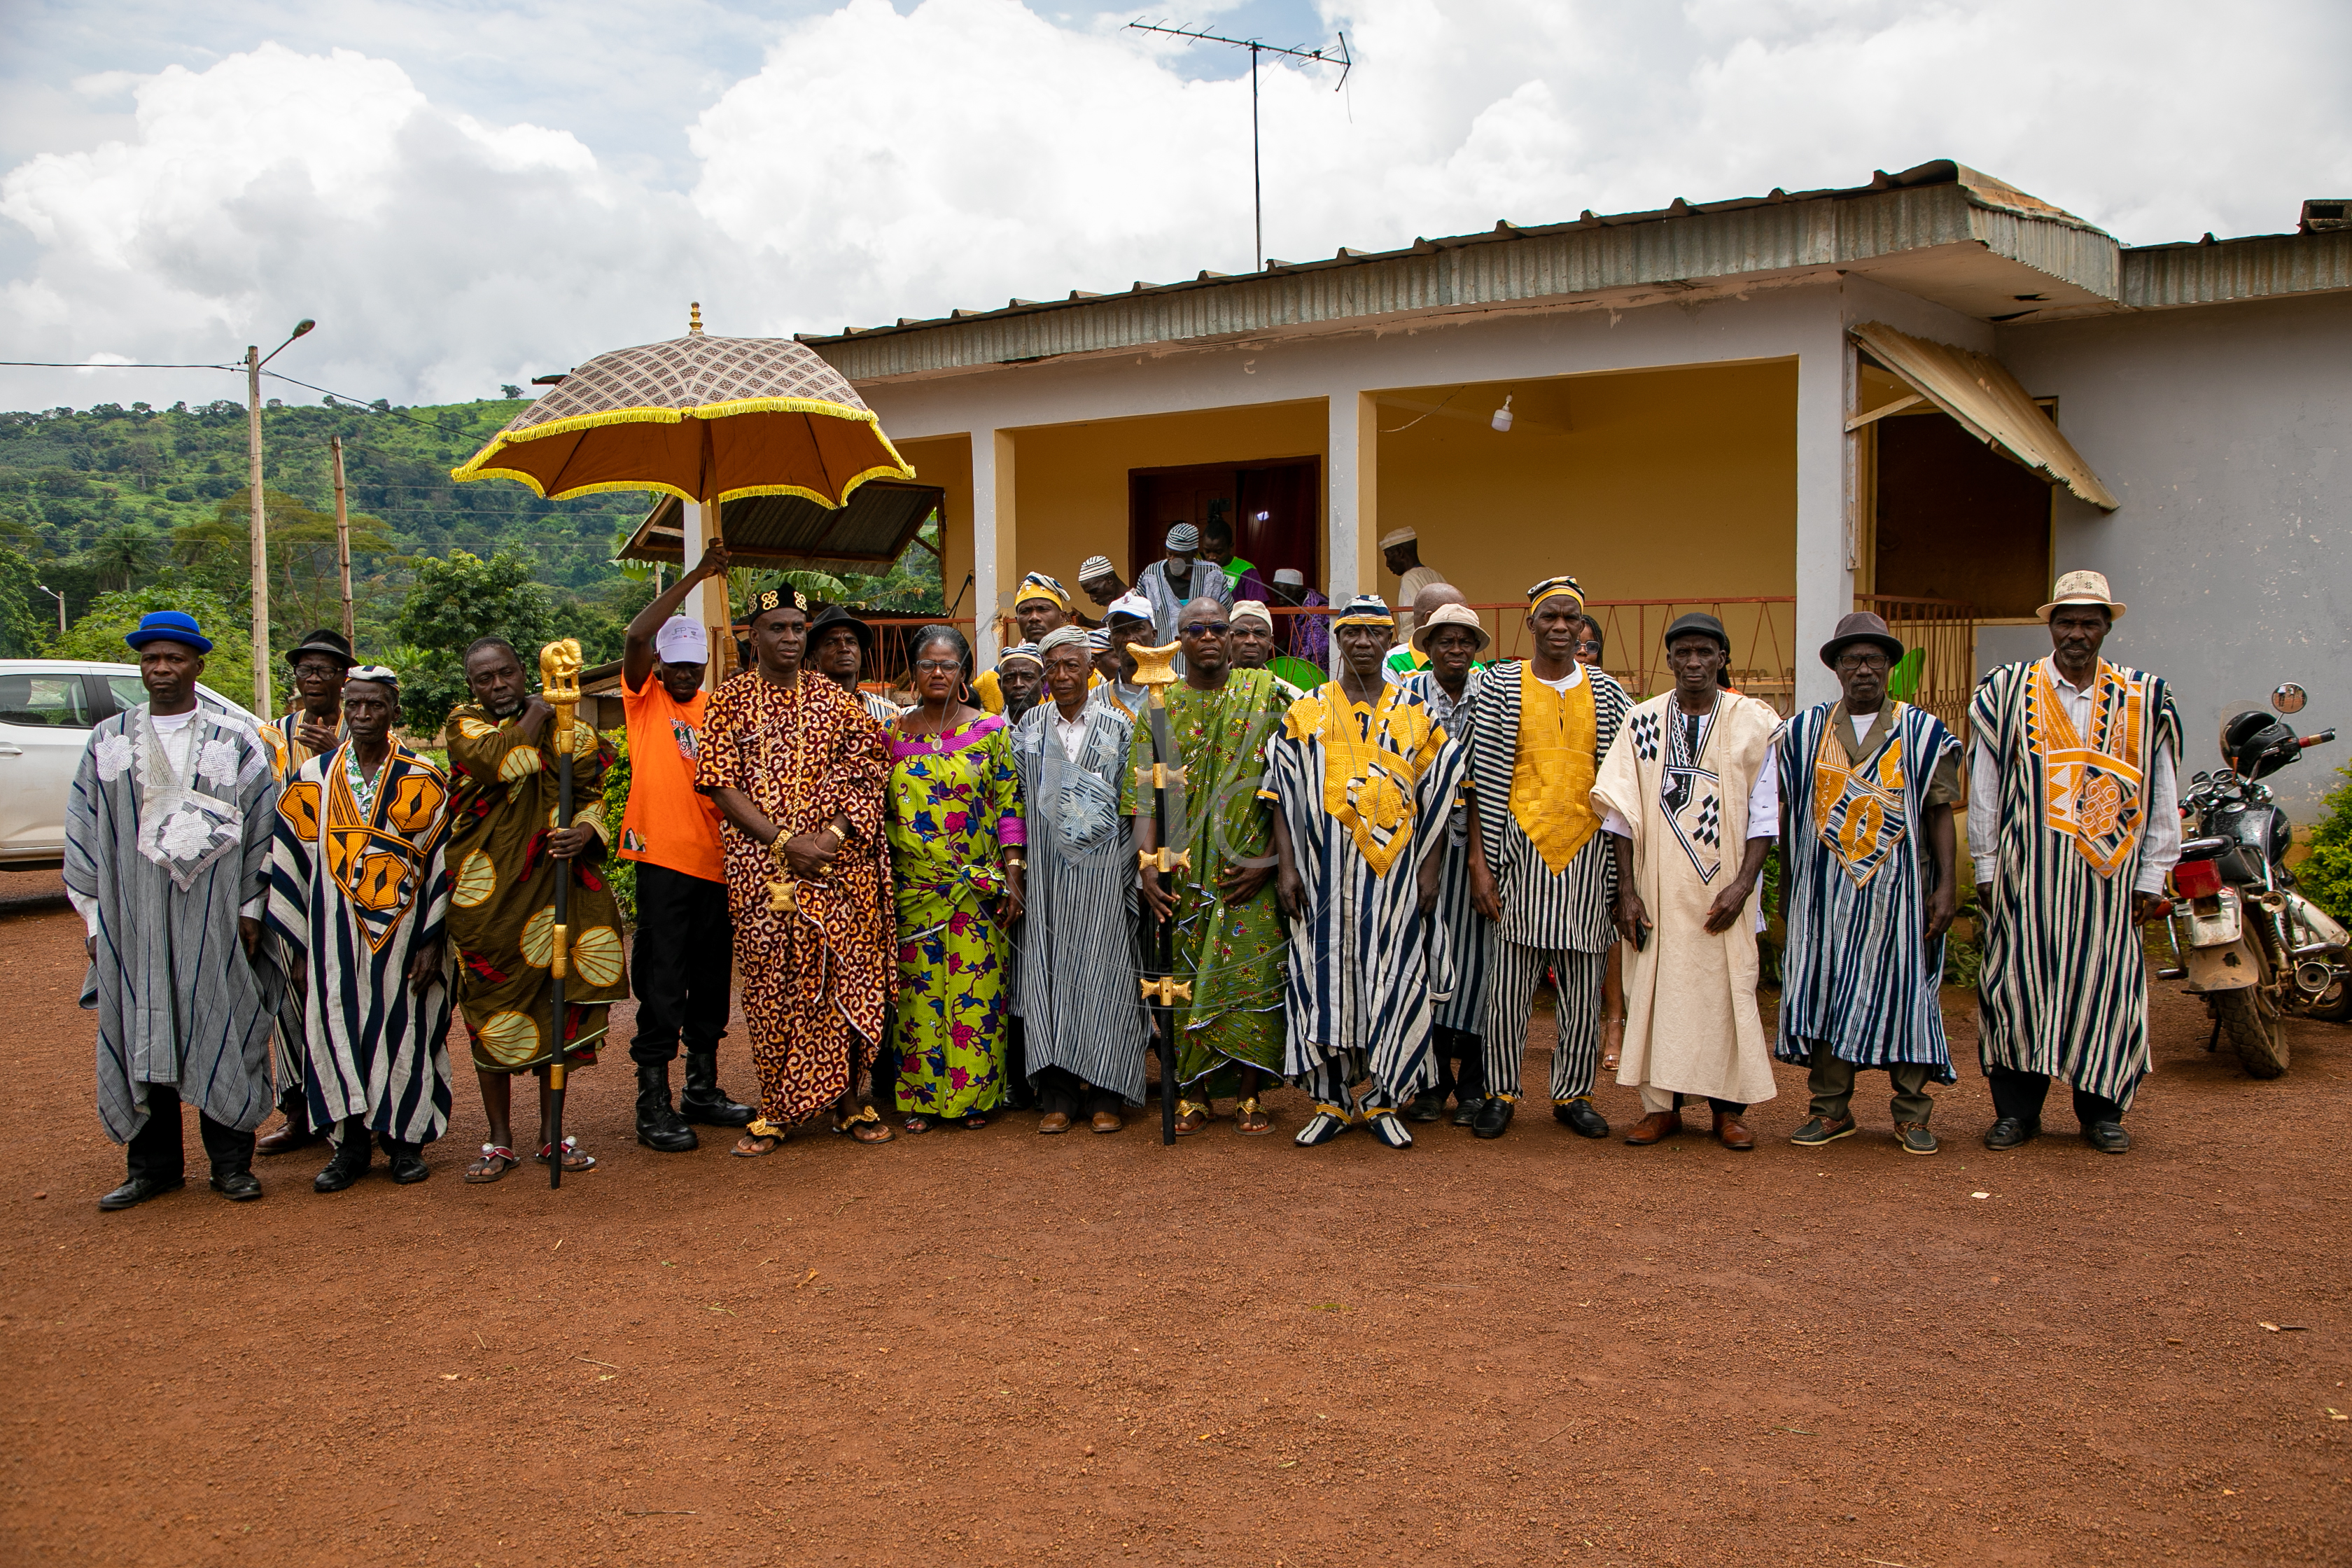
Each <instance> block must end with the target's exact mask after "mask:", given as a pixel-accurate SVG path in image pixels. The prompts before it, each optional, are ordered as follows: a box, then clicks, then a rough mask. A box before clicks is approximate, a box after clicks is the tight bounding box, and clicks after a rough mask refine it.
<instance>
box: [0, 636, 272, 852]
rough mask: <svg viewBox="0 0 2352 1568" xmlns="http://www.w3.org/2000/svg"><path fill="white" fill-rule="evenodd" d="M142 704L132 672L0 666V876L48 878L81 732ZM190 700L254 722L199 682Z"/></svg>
mask: <svg viewBox="0 0 2352 1568" xmlns="http://www.w3.org/2000/svg"><path fill="white" fill-rule="evenodd" d="M146 700H147V689H146V688H145V687H143V686H142V685H141V684H140V683H139V667H138V666H137V665H135V664H98V663H94V662H92V661H90V660H88V659H77V658H0V870H5V871H51V870H55V869H56V868H58V866H59V865H61V864H63V862H64V859H65V853H66V800H67V797H68V795H71V794H72V792H73V776H74V769H76V768H77V767H79V766H80V765H81V754H82V752H83V751H84V750H85V749H86V748H87V747H88V746H89V732H90V731H91V730H92V729H94V728H96V727H97V724H98V722H99V721H100V720H101V719H111V718H112V717H114V715H116V714H117V713H120V712H121V711H122V710H125V709H126V708H135V707H137V706H138V705H139V704H140V703H142V702H144V701H146ZM196 700H197V701H198V702H199V703H201V704H203V705H204V706H205V707H206V708H210V709H212V710H215V711H216V712H221V713H232V714H235V715H236V717H237V718H239V719H242V720H243V721H245V722H247V724H258V723H259V722H260V721H258V720H257V719H256V718H254V716H253V715H252V714H251V713H249V712H247V711H246V710H244V709H242V708H240V707H238V706H237V705H236V703H234V702H231V701H230V700H228V699H227V698H226V697H223V696H222V695H221V694H220V693H219V692H217V691H215V690H214V689H212V688H210V687H208V686H205V685H204V684H202V683H201V682H199V683H198V684H197V687H196Z"/></svg>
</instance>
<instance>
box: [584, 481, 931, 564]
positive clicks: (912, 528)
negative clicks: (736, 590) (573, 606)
mask: <svg viewBox="0 0 2352 1568" xmlns="http://www.w3.org/2000/svg"><path fill="white" fill-rule="evenodd" d="M945 493H946V492H945V491H943V490H941V489H940V487H939V486H937V485H910V484H903V483H900V482H899V481H898V480H896V479H868V480H866V482H865V483H864V484H862V485H860V486H858V487H857V489H855V490H853V491H851V492H850V497H849V500H847V501H846V502H845V504H844V505H843V506H842V507H841V508H840V509H839V510H835V509H834V508H831V507H825V506H820V505H818V504H817V503H816V502H815V501H813V500H803V498H801V497H799V496H744V497H741V498H740V499H739V500H730V501H728V502H726V503H724V504H723V505H722V506H721V507H720V508H719V536H720V537H721V538H723V539H725V540H726V541H727V548H728V550H729V552H731V553H732V554H733V556H734V558H735V560H736V561H737V562H738V563H740V564H743V565H747V566H749V565H762V566H791V567H794V568H797V569H799V570H802V571H809V572H835V573H838V572H862V573H866V574H869V575H879V574H883V573H886V572H887V571H889V569H890V563H892V562H894V561H896V560H898V556H899V553H900V552H902V551H904V550H905V549H906V548H907V545H908V542H909V541H910V540H912V539H913V538H914V537H915V533H916V531H917V530H918V529H919V528H921V527H922V526H923V521H924V520H925V519H926V518H928V517H929V516H930V515H931V513H932V512H934V511H936V510H939V508H940V498H941V496H943V495H944V494H945ZM684 510H685V509H684V508H683V506H682V505H681V504H680V503H679V501H678V500H677V497H675V496H664V497H663V498H662V500H661V502H660V504H659V505H657V506H656V507H655V508H654V510H652V511H651V512H649V513H648V514H646V520H645V521H643V522H641V523H639V524H637V527H636V531H635V532H634V533H632V534H630V535H629V542H628V543H627V544H626V545H625V546H623V547H622V550H621V559H622V560H624V561H646V562H654V561H667V562H671V563H683V562H684V560H685V559H686V535H685V532H684V529H683V524H684V521H685V519H684V516H683V512H684Z"/></svg>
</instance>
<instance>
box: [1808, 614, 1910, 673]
mask: <svg viewBox="0 0 2352 1568" xmlns="http://www.w3.org/2000/svg"><path fill="white" fill-rule="evenodd" d="M1856 642H1866V643H1868V644H1870V646H1871V647H1874V648H1876V649H1878V650H1879V652H1881V653H1883V654H1885V656H1886V658H1887V662H1889V663H1890V664H1891V663H1893V662H1894V661H1895V660H1896V659H1898V658H1902V657H1903V641H1902V639H1901V638H1899V637H1896V636H1895V634H1894V633H1893V632H1890V631H1888V630H1887V629H1886V623H1885V621H1883V620H1881V619H1879V617H1877V616H1874V615H1872V614H1871V613H1870V612H1869V611H1868V610H1856V611H1855V612H1854V613H1853V614H1852V615H1850V616H1844V617H1843V618H1842V619H1840V620H1839V622H1838V624H1837V630H1836V632H1835V633H1833V634H1832V636H1831V637H1830V640H1829V641H1827V642H1825V643H1823V644H1822V663H1823V664H1826V665H1828V666H1829V667H1830V668H1832V669H1835V668H1837V657H1838V654H1839V653H1840V651H1842V650H1843V648H1844V647H1845V645H1846V644H1848V643H1856Z"/></svg>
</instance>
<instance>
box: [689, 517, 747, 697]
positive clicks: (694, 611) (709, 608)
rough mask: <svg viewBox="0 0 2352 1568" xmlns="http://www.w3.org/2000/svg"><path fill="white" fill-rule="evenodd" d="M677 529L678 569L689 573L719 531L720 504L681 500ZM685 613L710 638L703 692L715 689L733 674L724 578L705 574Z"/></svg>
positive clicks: (730, 609)
mask: <svg viewBox="0 0 2352 1568" xmlns="http://www.w3.org/2000/svg"><path fill="white" fill-rule="evenodd" d="M681 504H682V505H683V507H684V509H685V510H683V512H682V513H681V514H680V516H679V518H678V531H679V533H680V534H681V535H683V536H684V537H683V539H682V541H681V542H682V544H683V547H684V552H685V559H684V560H683V561H682V562H681V563H680V565H679V570H680V571H683V572H691V571H693V570H694V569H695V567H697V566H698V565H699V564H701V562H702V552H703V551H704V550H705V549H706V548H707V547H708V546H709V542H710V541H711V540H713V539H715V538H718V537H719V507H718V506H717V505H716V504H715V503H714V504H712V505H709V506H705V505H703V504H702V503H701V502H699V501H686V502H683V503H681ZM686 610H687V614H688V615H690V616H693V617H694V618H695V619H697V620H698V621H700V622H701V623H702V626H703V629H704V630H705V631H706V632H707V633H709V637H710V661H709V663H708V664H705V665H704V666H703V667H702V686H703V689H704V690H706V691H716V690H718V689H719V683H720V682H721V681H723V680H725V679H727V678H728V677H729V676H730V675H732V674H734V673H735V659H736V653H735V634H734V629H733V628H734V624H735V605H734V601H733V600H732V598H731V597H730V594H729V591H728V584H727V579H726V578H725V577H708V578H705V579H704V580H703V581H701V582H699V583H698V584H695V585H694V590H693V592H691V593H689V594H688V595H687V605H686Z"/></svg>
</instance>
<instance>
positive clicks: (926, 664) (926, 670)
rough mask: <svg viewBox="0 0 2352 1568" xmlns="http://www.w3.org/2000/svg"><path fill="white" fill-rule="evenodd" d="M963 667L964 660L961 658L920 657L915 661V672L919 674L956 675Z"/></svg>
mask: <svg viewBox="0 0 2352 1568" xmlns="http://www.w3.org/2000/svg"><path fill="white" fill-rule="evenodd" d="M962 669H963V661H962V660H961V659H954V658H950V659H938V658H919V659H917V660H916V661H915V672H916V673H917V674H919V675H955V674H959V673H961V671H962Z"/></svg>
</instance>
